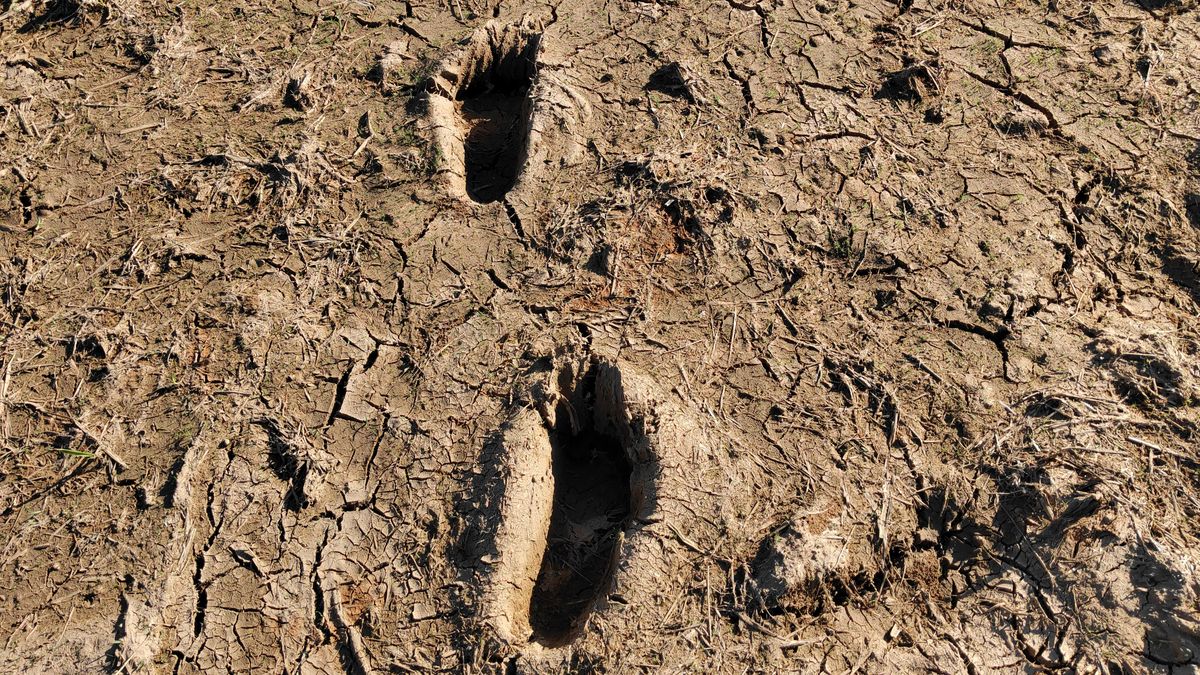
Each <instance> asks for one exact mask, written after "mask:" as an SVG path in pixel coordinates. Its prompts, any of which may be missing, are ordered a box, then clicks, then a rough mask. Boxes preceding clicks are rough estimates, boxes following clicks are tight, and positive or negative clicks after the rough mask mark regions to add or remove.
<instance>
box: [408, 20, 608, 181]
mask: <svg viewBox="0 0 1200 675" xmlns="http://www.w3.org/2000/svg"><path fill="white" fill-rule="evenodd" d="M543 41H544V33H543V30H542V27H541V24H540V22H539V21H538V20H536V19H533V18H529V17H526V18H525V19H523V20H521V21H519V22H516V23H511V24H502V23H498V22H496V21H489V22H488V23H487V24H485V25H484V26H483V27H482V28H480V29H478V30H476V31H475V33H474V34H472V36H471V37H470V38H469V39H468V40H467V41H466V43H465V44H464V45H463V47H462V48H461V49H460V50H459V51H457V52H456V53H454V54H451V55H450V56H449V57H448V58H447V59H445V60H444V61H443V62H442V63H441V65H440V66H439V67H438V69H437V71H436V72H437V74H436V75H435V76H434V77H433V78H432V79H431V80H430V84H429V97H428V124H429V126H430V128H431V130H432V132H433V139H434V147H435V149H436V151H437V156H436V162H437V176H438V177H439V179H440V181H441V183H442V185H443V187H444V189H445V190H446V191H447V192H448V193H450V194H451V195H452V196H454V197H455V198H458V199H462V200H469V201H473V202H475V203H479V204H488V203H493V202H498V201H502V200H504V198H505V196H506V195H507V194H509V193H510V192H513V191H519V190H520V189H521V187H522V184H523V183H528V182H531V181H532V180H533V179H535V178H536V177H537V176H538V175H539V174H540V173H541V172H542V170H543V169H544V168H545V167H546V166H548V165H553V164H555V163H559V164H570V163H573V162H574V161H577V159H578V157H579V156H580V155H581V154H582V151H581V148H582V143H581V142H580V141H579V140H578V128H579V126H580V122H581V120H582V119H584V118H586V117H588V116H589V115H590V110H591V108H590V106H589V105H588V103H587V100H586V99H585V98H584V97H583V96H581V95H580V94H579V93H578V91H576V90H575V89H574V88H573V87H571V86H570V85H568V84H567V83H566V81H565V79H564V77H563V76H562V75H561V74H559V73H557V72H555V70H554V68H552V67H549V66H548V65H547V64H545V63H542V62H540V61H539V57H540V56H541V54H542V51H543V49H542V47H543Z"/></svg>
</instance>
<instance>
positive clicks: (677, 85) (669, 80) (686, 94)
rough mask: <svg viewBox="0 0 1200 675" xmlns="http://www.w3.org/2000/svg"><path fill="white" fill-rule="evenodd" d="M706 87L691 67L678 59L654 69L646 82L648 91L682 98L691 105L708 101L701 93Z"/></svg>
mask: <svg viewBox="0 0 1200 675" xmlns="http://www.w3.org/2000/svg"><path fill="white" fill-rule="evenodd" d="M706 88H707V87H705V85H704V83H703V81H702V80H701V79H700V78H699V77H698V76H697V75H696V74H695V72H694V71H693V70H692V69H691V68H689V67H688V66H686V65H684V64H682V63H680V62H678V61H673V62H671V63H668V64H666V65H664V66H662V67H661V68H659V69H658V70H656V71H654V73H653V74H651V75H650V80H649V82H647V83H646V89H647V90H648V91H657V92H661V93H663V94H666V95H668V96H674V97H677V98H682V99H683V100H685V101H687V102H688V103H691V104H693V105H695V104H701V105H703V104H706V103H708V99H707V97H706V96H705V94H704V93H703V92H704V90H705V89H706Z"/></svg>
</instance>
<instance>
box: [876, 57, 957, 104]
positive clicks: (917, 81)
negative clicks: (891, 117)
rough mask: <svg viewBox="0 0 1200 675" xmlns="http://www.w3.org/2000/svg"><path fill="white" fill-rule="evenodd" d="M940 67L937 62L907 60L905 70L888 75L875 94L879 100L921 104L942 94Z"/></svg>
mask: <svg viewBox="0 0 1200 675" xmlns="http://www.w3.org/2000/svg"><path fill="white" fill-rule="evenodd" d="M939 70H940V67H939V65H938V62H937V61H936V60H933V61H914V60H912V59H909V58H906V59H905V62H904V68H901V69H900V70H897V71H895V72H893V73H888V75H887V77H886V78H884V81H883V85H882V86H881V87H880V88H879V91H878V92H877V93H876V94H875V98H877V99H888V100H891V101H909V102H912V103H919V102H921V101H923V100H925V99H926V98H929V97H931V96H936V95H937V94H939V93H940V92H941V84H940V83H939V81H938V71H939Z"/></svg>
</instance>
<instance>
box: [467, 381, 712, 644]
mask: <svg viewBox="0 0 1200 675" xmlns="http://www.w3.org/2000/svg"><path fill="white" fill-rule="evenodd" d="M532 390H533V391H534V392H535V393H534V394H533V395H532V396H531V398H533V399H534V400H533V402H532V403H533V404H532V405H528V406H526V407H524V408H523V409H522V410H521V412H520V413H518V414H517V416H516V417H515V418H514V419H513V420H512V422H510V423H509V425H508V426H507V427H506V428H505V429H504V431H503V432H502V434H501V437H500V441H499V443H498V459H497V461H498V462H499V464H500V465H501V466H500V470H499V471H498V472H497V473H496V474H495V475H496V476H497V477H498V478H499V480H497V481H494V482H493V483H494V484H493V486H492V487H493V489H495V490H497V491H498V492H499V493H500V494H499V495H498V497H493V498H492V499H488V500H486V501H487V502H488V503H492V504H495V511H494V512H493V514H492V517H494V518H495V522H496V526H495V530H494V533H493V537H494V540H493V541H492V542H491V543H492V544H493V545H492V546H490V547H489V550H490V551H493V554H492V555H490V556H488V557H487V558H486V559H485V560H484V562H485V563H487V570H488V571H487V572H486V574H485V575H484V577H483V578H482V579H481V581H482V582H483V589H482V590H483V594H482V595H483V602H482V606H481V618H482V619H483V620H484V623H485V624H487V625H488V626H490V627H491V629H492V630H493V631H494V633H495V635H496V637H498V638H499V639H500V640H501V641H502V642H504V643H506V644H508V645H509V646H511V647H513V648H516V649H519V650H521V651H522V654H523V656H524V657H525V658H532V657H535V656H537V655H538V654H549V653H550V652H554V651H555V650H557V649H558V648H560V647H565V646H567V645H570V644H573V643H575V642H576V641H577V640H578V639H579V638H580V637H581V636H582V635H583V634H585V632H586V629H587V625H588V623H589V620H591V619H592V618H593V617H595V616H598V615H605V614H607V613H610V612H621V613H625V612H631V611H632V612H639V613H640V612H650V613H655V612H659V611H665V609H666V607H665V606H663V604H664V603H662V602H660V601H659V600H660V599H661V598H660V596H662V595H663V593H664V592H669V590H670V589H668V588H667V587H668V586H670V585H671V581H670V580H672V579H681V578H683V577H681V575H680V574H678V571H679V569H680V565H681V560H682V556H683V555H684V554H685V553H686V552H687V549H688V548H689V547H694V546H704V545H709V542H711V541H713V540H715V539H716V537H717V533H716V531H715V529H714V527H713V526H712V525H711V523H716V522H718V521H719V517H718V515H719V512H720V510H721V508H722V505H721V503H720V500H719V499H713V500H710V499H708V497H709V496H711V495H714V494H719V491H720V490H722V489H728V485H729V478H728V477H729V475H731V474H730V473H729V470H728V467H727V466H726V465H725V462H724V461H723V460H722V459H721V458H719V457H717V456H716V454H715V453H713V452H712V450H711V448H710V446H709V444H708V443H707V442H706V440H705V438H704V436H703V435H702V434H701V433H700V431H699V426H698V424H697V423H696V421H695V420H694V419H693V418H692V416H691V415H689V414H688V413H687V412H686V411H685V410H683V409H682V408H681V407H680V406H679V405H678V404H677V403H675V401H674V399H672V398H669V397H667V396H666V395H665V394H664V393H662V392H660V391H659V390H658V388H657V387H656V386H655V385H654V383H653V382H652V381H651V380H650V379H649V378H648V377H646V376H644V375H642V374H640V373H638V372H636V371H634V370H633V369H632V368H631V367H630V366H628V365H626V364H623V363H618V362H615V361H609V360H604V359H592V360H587V361H583V362H582V364H578V363H577V364H569V365H566V366H562V367H559V368H556V369H553V370H552V371H551V372H550V373H549V374H548V376H547V377H546V379H545V380H544V381H541V382H538V383H535V384H534V386H533V387H532ZM697 489H701V490H704V495H703V496H701V495H698V494H697V493H696V490H697ZM679 530H683V531H686V532H687V533H688V534H687V535H686V537H685V538H686V540H687V541H686V543H683V541H681V540H680V539H678V538H677V537H676V534H675V533H676V532H678V531H679ZM623 623H627V622H625V621H624V620H623ZM638 623H639V622H637V621H634V622H632V623H628V625H637V624H638Z"/></svg>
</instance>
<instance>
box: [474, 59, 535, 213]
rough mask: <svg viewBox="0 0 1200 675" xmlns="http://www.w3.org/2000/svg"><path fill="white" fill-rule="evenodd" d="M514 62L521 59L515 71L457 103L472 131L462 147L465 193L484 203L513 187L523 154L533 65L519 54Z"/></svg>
mask: <svg viewBox="0 0 1200 675" xmlns="http://www.w3.org/2000/svg"><path fill="white" fill-rule="evenodd" d="M510 58H511V59H513V60H516V61H517V63H515V64H513V66H512V67H511V68H510V70H511V71H513V72H511V73H505V74H503V75H501V74H500V73H499V72H498V73H497V74H496V75H495V76H493V77H490V78H488V79H487V81H485V82H484V83H482V84H483V85H484V86H483V87H475V88H473V89H477V90H478V89H482V91H471V90H468V91H466V92H465V94H466V95H465V96H464V97H463V98H462V100H461V102H460V104H459V106H460V107H459V110H460V111H461V115H462V119H463V122H464V123H465V124H466V126H467V129H468V131H467V134H466V138H465V139H464V140H465V142H464V148H463V151H464V155H465V158H464V159H465V165H466V166H465V167H464V168H465V169H466V182H467V195H468V196H469V197H470V198H471V199H472V200H474V201H476V202H479V203H483V204H486V203H489V202H494V201H498V200H499V199H500V198H501V197H503V196H504V195H505V193H507V192H508V191H509V190H510V189H512V186H513V184H514V183H515V182H516V180H517V174H518V173H519V172H520V168H521V163H522V161H521V160H522V155H523V154H524V152H525V139H526V138H527V133H526V128H525V127H526V121H527V119H528V114H527V111H526V107H527V101H528V96H529V87H530V84H531V83H532V78H533V62H532V60H527V59H523V58H522V56H521V54H519V53H518V54H516V55H513V56H511V57H510ZM496 70H497V71H499V68H497V69H496Z"/></svg>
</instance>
